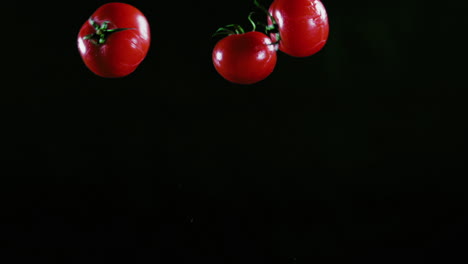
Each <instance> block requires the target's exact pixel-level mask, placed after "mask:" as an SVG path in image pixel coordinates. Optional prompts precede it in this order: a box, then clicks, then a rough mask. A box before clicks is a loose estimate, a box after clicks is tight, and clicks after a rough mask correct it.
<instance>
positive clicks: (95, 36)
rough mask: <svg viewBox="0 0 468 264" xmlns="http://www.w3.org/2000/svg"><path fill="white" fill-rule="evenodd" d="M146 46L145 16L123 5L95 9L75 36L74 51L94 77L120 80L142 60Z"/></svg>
mask: <svg viewBox="0 0 468 264" xmlns="http://www.w3.org/2000/svg"><path fill="white" fill-rule="evenodd" d="M149 46H150V29H149V24H148V21H147V20H146V17H145V16H144V15H143V13H142V12H140V11H139V10H138V9H137V8H135V7H133V6H131V5H129V4H124V3H108V4H105V5H103V6H101V7H99V8H98V9H97V10H96V11H95V12H94V13H93V14H92V15H91V17H90V18H89V19H88V20H87V21H86V22H85V23H84V25H83V26H82V27H81V30H80V32H79V34H78V50H79V52H80V55H81V58H82V59H83V61H84V63H85V64H86V66H87V67H88V68H89V69H90V70H91V71H92V72H94V73H95V74H97V75H99V76H102V77H108V78H115V77H123V76H126V75H128V74H130V73H132V72H133V71H134V70H135V69H136V68H137V66H138V65H139V64H140V63H141V62H142V61H143V59H144V58H145V57H146V54H147V53H148V49H149Z"/></svg>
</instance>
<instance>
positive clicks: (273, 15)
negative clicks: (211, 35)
mask: <svg viewBox="0 0 468 264" xmlns="http://www.w3.org/2000/svg"><path fill="white" fill-rule="evenodd" d="M255 4H256V5H257V6H258V7H260V8H262V9H263V10H264V11H265V12H266V13H267V14H268V18H267V22H268V26H266V28H265V34H264V33H261V32H257V31H252V32H248V33H244V32H243V30H240V31H239V30H237V31H232V30H229V29H227V28H220V29H219V30H218V31H221V32H225V33H228V35H229V36H227V37H225V38H223V39H221V40H220V41H219V42H218V43H217V44H216V46H215V47H214V50H213V54H212V59H213V64H214V66H215V69H216V70H217V71H218V73H219V74H220V75H221V76H222V77H224V78H225V79H226V80H228V81H231V82H234V83H238V84H251V83H256V82H259V81H261V80H263V79H265V78H266V77H268V76H269V75H270V74H271V73H272V72H273V69H274V68H275V65H276V50H277V49H279V50H280V51H282V52H284V53H286V54H288V55H290V56H294V57H307V56H310V55H313V54H315V53H317V52H318V51H319V50H321V49H322V48H323V46H324V45H325V43H326V41H327V38H328V30H329V26H328V17H327V12H326V10H325V7H324V6H323V4H322V2H320V0H274V1H273V3H272V4H271V6H270V8H269V9H268V10H266V9H265V8H263V7H262V6H261V5H259V4H258V2H257V1H255ZM249 20H250V17H249ZM251 22H252V23H253V21H252V20H251ZM254 25H255V24H254ZM231 26H232V25H231ZM237 27H239V26H237ZM255 28H256V27H255V26H254V30H255Z"/></svg>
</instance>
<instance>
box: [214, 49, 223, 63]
mask: <svg viewBox="0 0 468 264" xmlns="http://www.w3.org/2000/svg"><path fill="white" fill-rule="evenodd" d="M215 58H216V60H217V61H220V60H222V59H223V53H222V52H221V51H218V52H216V54H215Z"/></svg>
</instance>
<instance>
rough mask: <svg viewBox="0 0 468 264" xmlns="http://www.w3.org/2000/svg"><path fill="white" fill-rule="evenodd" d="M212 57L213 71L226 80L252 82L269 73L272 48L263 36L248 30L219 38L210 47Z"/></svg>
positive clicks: (274, 61) (271, 61) (274, 56)
mask: <svg viewBox="0 0 468 264" xmlns="http://www.w3.org/2000/svg"><path fill="white" fill-rule="evenodd" d="M212 59H213V64H214V66H215V69H216V71H218V73H219V74H220V75H221V76H222V77H224V78H225V79H226V80H228V81H231V82H233V83H238V84H252V83H256V82H259V81H261V80H263V79H265V78H266V77H268V75H270V74H271V73H272V72H273V69H274V68H275V65H276V50H275V47H274V45H272V42H271V39H270V38H269V37H268V36H267V35H265V34H263V33H261V32H258V31H251V32H247V33H243V34H234V35H229V36H227V37H225V38H223V39H221V40H220V41H219V42H218V43H217V44H216V45H215V47H214V49H213V54H212Z"/></svg>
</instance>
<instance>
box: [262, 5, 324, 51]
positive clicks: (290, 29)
mask: <svg viewBox="0 0 468 264" xmlns="http://www.w3.org/2000/svg"><path fill="white" fill-rule="evenodd" d="M269 12H270V14H271V15H272V16H273V17H274V18H275V20H276V22H277V27H278V30H279V35H280V37H281V39H280V42H279V50H281V51H283V52H284V53H286V54H288V55H291V56H294V57H307V56H310V55H312V54H315V53H316V52H318V51H319V50H321V49H322V48H323V46H325V43H326V42H327V39H328V30H329V26H328V16H327V12H326V10H325V7H324V6H323V4H322V2H320V1H319V0H274V1H273V3H272V4H271V6H270V9H269ZM268 24H269V25H271V24H272V21H271V19H268ZM272 38H273V39H276V36H275V34H272Z"/></svg>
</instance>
